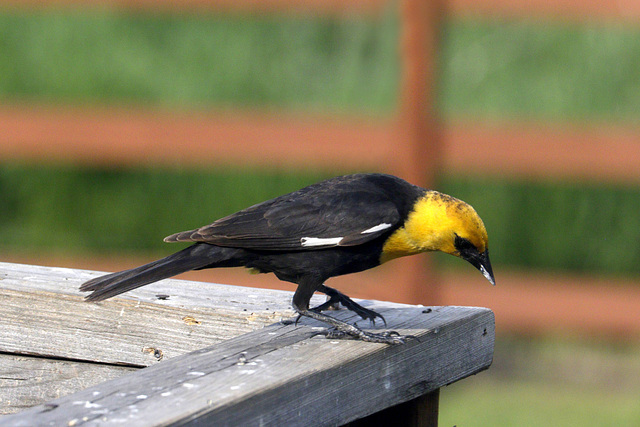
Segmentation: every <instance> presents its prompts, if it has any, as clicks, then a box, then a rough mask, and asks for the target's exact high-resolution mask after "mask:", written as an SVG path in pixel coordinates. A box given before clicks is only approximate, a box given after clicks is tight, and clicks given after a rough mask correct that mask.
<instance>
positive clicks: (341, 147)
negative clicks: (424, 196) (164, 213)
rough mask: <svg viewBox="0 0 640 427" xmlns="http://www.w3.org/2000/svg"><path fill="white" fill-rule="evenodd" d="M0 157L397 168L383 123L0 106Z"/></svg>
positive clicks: (389, 132) (390, 137)
mask: <svg viewBox="0 0 640 427" xmlns="http://www.w3.org/2000/svg"><path fill="white" fill-rule="evenodd" d="M0 123H2V127H3V129H2V132H0V157H1V158H4V159H11V158H18V159H20V158H28V159H35V160H42V161H51V160H59V161H71V160H73V161H75V162H80V163H85V164H95V165H113V164H120V165H138V164H167V165H169V166H171V165H176V164H189V165H193V166H206V167H211V165H215V164H218V165H220V164H241V165H246V164H253V165H265V164H268V165H270V166H273V167H295V168H302V167H307V166H314V167H328V168H332V169H337V168H347V169H350V170H352V169H357V168H366V167H367V166H370V165H372V164H376V165H383V164H389V166H390V168H392V167H393V166H400V163H401V162H400V160H393V159H394V154H395V151H396V150H395V148H396V145H395V144H394V141H395V137H394V132H395V131H396V130H397V129H396V128H395V125H393V124H392V125H389V121H388V120H379V119H377V120H375V119H372V118H369V119H367V118H356V117H342V118H336V117H322V116H315V117H310V116H304V117H301V116H299V115H296V114H289V115H286V114H268V113H258V112H232V113H230V112H228V111H227V112H223V111H206V112H188V113H185V112H176V111H173V112H172V111H157V110H156V111H153V110H144V109H135V110H132V109H130V108H117V107H112V108H107V107H105V108H92V109H90V108H87V107H86V106H83V107H75V108H74V107H70V106H67V107H53V106H51V107H47V106H40V107H35V106H30V107H29V106H27V107H25V106H18V105H11V106H8V105H4V106H3V105H0Z"/></svg>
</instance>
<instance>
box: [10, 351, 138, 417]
mask: <svg viewBox="0 0 640 427" xmlns="http://www.w3.org/2000/svg"><path fill="white" fill-rule="evenodd" d="M135 370H136V369H135V368H130V367H125V366H109V365H99V364H96V363H83V362H76V361H70V360H58V359H46V358H42V357H28V356H16V355H10V354H0V414H2V415H4V414H9V413H13V412H18V411H21V410H24V409H27V408H30V407H32V406H35V405H39V404H42V403H44V402H47V401H49V400H53V399H57V398H59V397H62V396H66V395H68V394H70V393H73V392H76V391H78V390H83V389H85V388H87V387H91V386H94V385H96V384H100V383H102V382H104V381H107V380H111V379H113V378H118V377H120V376H122V375H124V374H127V373H129V372H132V371H135Z"/></svg>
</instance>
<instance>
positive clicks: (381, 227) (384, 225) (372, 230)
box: [360, 222, 393, 234]
mask: <svg viewBox="0 0 640 427" xmlns="http://www.w3.org/2000/svg"><path fill="white" fill-rule="evenodd" d="M392 225H393V224H387V223H386V222H383V223H382V224H378V225H376V226H375V227H371V228H367V229H366V230H364V231H361V232H360V234H369V233H375V232H376V231H381V230H386V229H387V228H389V227H391V226H392Z"/></svg>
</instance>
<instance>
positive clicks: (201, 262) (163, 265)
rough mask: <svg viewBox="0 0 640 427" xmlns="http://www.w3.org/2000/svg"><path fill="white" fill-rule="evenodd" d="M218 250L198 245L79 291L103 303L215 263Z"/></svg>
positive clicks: (98, 280)
mask: <svg viewBox="0 0 640 427" xmlns="http://www.w3.org/2000/svg"><path fill="white" fill-rule="evenodd" d="M216 249H220V248H217V247H216V246H212V245H207V244H195V245H192V246H189V247H188V248H185V249H183V250H181V251H179V252H176V253H174V254H172V255H169V256H168V257H166V258H162V259H160V260H158V261H153V262H150V263H149V264H145V265H143V266H140V267H136V268H132V269H131V270H125V271H120V272H118V273H111V274H107V275H105V276H100V277H96V278H95V279H91V280H89V281H88V282H85V283H84V284H82V286H80V291H82V292H91V294H89V295H87V296H86V297H85V299H86V300H87V301H102V300H105V299H107V298H111V297H113V296H116V295H119V294H121V293H123V292H127V291H130V290H132V289H136V288H139V287H140V286H144V285H148V284H149V283H153V282H157V281H158V280H161V279H166V278H168V277H172V276H175V275H176V274H180V273H184V272H186V271H189V270H194V269H197V268H203V267H206V266H208V265H210V264H212V263H215V253H212V252H215V251H216Z"/></svg>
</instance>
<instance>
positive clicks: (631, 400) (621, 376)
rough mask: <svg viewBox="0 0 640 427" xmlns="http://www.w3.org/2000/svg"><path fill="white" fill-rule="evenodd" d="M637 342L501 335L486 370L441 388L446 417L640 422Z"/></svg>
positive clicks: (501, 422) (565, 425) (495, 421)
mask: <svg viewBox="0 0 640 427" xmlns="http://www.w3.org/2000/svg"><path fill="white" fill-rule="evenodd" d="M639 351H640V348H639V347H638V345H637V343H636V344H632V343H627V344H621V343H617V344H614V343H606V342H595V341H589V340H580V339H576V338H571V337H547V338H538V339H526V338H515V337H509V336H502V337H501V338H500V339H499V340H498V341H497V342H496V348H495V354H494V361H493V365H492V366H491V367H490V368H489V370H488V371H485V372H482V373H480V374H478V375H476V376H473V377H470V378H467V379H464V380H462V381H460V382H458V383H455V384H453V385H451V386H448V387H444V388H442V389H441V394H440V425H441V426H446V427H450V426H454V425H457V426H459V427H463V426H468V427H475V426H519V427H520V426H522V427H526V426H562V427H569V426H576V427H578V426H579V427H582V426H584V427H592V426H594V427H596V426H635V425H640V405H638V394H639V393H640V383H638V381H637V378H638V375H640V359H639V358H638V356H639V354H640V353H639Z"/></svg>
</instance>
